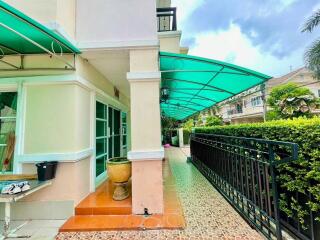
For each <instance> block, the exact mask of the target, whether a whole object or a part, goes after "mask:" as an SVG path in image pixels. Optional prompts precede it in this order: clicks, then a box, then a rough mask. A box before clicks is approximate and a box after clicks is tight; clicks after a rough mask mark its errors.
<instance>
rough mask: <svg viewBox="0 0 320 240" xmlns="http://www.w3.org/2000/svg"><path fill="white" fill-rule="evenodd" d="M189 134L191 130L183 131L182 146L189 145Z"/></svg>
mask: <svg viewBox="0 0 320 240" xmlns="http://www.w3.org/2000/svg"><path fill="white" fill-rule="evenodd" d="M190 134H191V130H189V129H185V128H184V129H183V144H184V145H188V144H189V143H190Z"/></svg>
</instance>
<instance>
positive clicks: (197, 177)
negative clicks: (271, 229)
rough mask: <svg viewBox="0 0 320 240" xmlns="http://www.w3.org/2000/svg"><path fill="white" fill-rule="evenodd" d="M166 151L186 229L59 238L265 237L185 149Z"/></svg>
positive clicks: (184, 239) (66, 235) (92, 234)
mask: <svg viewBox="0 0 320 240" xmlns="http://www.w3.org/2000/svg"><path fill="white" fill-rule="evenodd" d="M187 151H188V150H187V149H184V151H182V150H180V149H178V148H170V149H167V150H166V157H168V158H169V159H170V165H171V169H172V172H173V175H174V176H175V178H176V184H177V190H178V193H179V195H180V199H181V202H182V205H183V210H184V214H185V218H186V222H187V227H186V229H184V230H152V231H118V232H117V231H109V232H81V233H74V232H69V233H60V234H59V235H58V236H57V239H61V240H62V239H92V240H98V239H112V240H117V239H122V240H124V239H127V240H129V239H130V240H133V239H152V240H162V239H168V240H169V239H170V240H171V239H172V240H178V239H181V240H182V239H183V240H187V239H199V240H200V239H201V240H209V239H224V240H227V239H228V240H229V239H230V240H231V239H234V240H236V239H237V240H240V239H252V240H253V239H254V240H256V239H257V240H258V239H262V237H261V236H260V235H259V234H258V233H257V232H256V231H255V230H253V229H252V228H251V227H250V226H249V225H248V224H247V223H246V222H245V221H244V220H243V219H242V218H241V217H240V216H239V215H238V214H237V212H236V211H235V210H234V209H233V208H232V207H231V206H230V205H229V204H228V203H227V202H226V200H225V199H224V198H223V197H222V196H221V195H220V194H219V193H218V192H217V191H216V190H215V189H214V188H213V187H212V186H211V185H210V183H209V182H208V181H207V180H206V179H205V178H204V177H203V176H202V175H201V174H200V173H199V172H198V170H197V169H196V168H195V167H194V166H193V165H192V164H188V163H186V155H185V154H186V152H187Z"/></svg>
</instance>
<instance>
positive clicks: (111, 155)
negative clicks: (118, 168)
mask: <svg viewBox="0 0 320 240" xmlns="http://www.w3.org/2000/svg"><path fill="white" fill-rule="evenodd" d="M112 138H113V137H110V138H109V140H108V141H109V158H112V157H113V151H112V149H113V140H112Z"/></svg>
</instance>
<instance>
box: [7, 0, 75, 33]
mask: <svg viewBox="0 0 320 240" xmlns="http://www.w3.org/2000/svg"><path fill="white" fill-rule="evenodd" d="M5 2H6V3H8V4H10V5H11V6H13V7H14V8H16V9H18V10H20V11H22V12H23V13H25V14H26V15H27V16H29V17H31V18H33V19H35V20H37V21H38V22H40V23H42V24H44V25H46V26H48V27H49V28H55V27H58V29H56V30H58V31H61V33H62V34H64V35H67V36H68V37H71V38H75V26H76V25H75V23H76V21H75V17H76V11H75V9H76V0H68V1H65V0H28V1H20V0H5ZM56 25H58V26H56Z"/></svg>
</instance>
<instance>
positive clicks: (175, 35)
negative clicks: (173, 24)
mask: <svg viewBox="0 0 320 240" xmlns="http://www.w3.org/2000/svg"><path fill="white" fill-rule="evenodd" d="M180 40H181V32H180V31H174V32H160V33H159V41H160V51H163V52H171V53H180Z"/></svg>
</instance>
